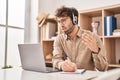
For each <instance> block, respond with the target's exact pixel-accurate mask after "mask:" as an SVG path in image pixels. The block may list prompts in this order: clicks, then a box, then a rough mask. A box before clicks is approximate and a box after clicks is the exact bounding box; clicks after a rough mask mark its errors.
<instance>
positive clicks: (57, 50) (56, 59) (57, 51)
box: [52, 36, 65, 70]
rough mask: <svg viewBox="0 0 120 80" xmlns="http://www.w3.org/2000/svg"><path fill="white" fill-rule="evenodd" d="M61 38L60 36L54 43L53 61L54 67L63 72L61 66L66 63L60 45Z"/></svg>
mask: <svg viewBox="0 0 120 80" xmlns="http://www.w3.org/2000/svg"><path fill="white" fill-rule="evenodd" d="M60 42H61V41H60V36H58V37H57V38H56V39H55V41H54V45H53V59H52V63H53V67H55V68H58V69H60V70H61V65H62V63H63V61H64V57H65V56H64V51H63V48H62V46H61V43H60Z"/></svg>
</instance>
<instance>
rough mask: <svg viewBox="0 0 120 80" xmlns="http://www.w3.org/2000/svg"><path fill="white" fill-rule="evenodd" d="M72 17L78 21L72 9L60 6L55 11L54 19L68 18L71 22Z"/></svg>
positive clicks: (75, 11) (74, 10)
mask: <svg viewBox="0 0 120 80" xmlns="http://www.w3.org/2000/svg"><path fill="white" fill-rule="evenodd" d="M73 15H74V16H77V19H78V11H77V9H75V8H73V7H65V6H62V7H60V8H58V9H57V10H56V11H55V16H56V17H70V18H71V20H73Z"/></svg>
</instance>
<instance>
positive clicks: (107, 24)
mask: <svg viewBox="0 0 120 80" xmlns="http://www.w3.org/2000/svg"><path fill="white" fill-rule="evenodd" d="M116 28H117V23H116V18H115V17H114V16H106V17H104V35H105V36H111V35H112V34H113V31H114V30H115V29H116Z"/></svg>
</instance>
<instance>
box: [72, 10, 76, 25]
mask: <svg viewBox="0 0 120 80" xmlns="http://www.w3.org/2000/svg"><path fill="white" fill-rule="evenodd" d="M72 17H73V24H74V25H76V24H77V20H76V19H75V16H74V13H73V12H72Z"/></svg>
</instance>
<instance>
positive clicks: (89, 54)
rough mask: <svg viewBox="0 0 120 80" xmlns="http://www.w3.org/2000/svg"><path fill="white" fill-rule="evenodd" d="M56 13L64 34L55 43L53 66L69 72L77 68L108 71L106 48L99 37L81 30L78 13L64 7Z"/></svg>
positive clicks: (73, 9)
mask: <svg viewBox="0 0 120 80" xmlns="http://www.w3.org/2000/svg"><path fill="white" fill-rule="evenodd" d="M55 13H56V14H55V16H56V17H57V22H58V26H59V27H60V30H61V31H62V32H63V33H62V34H60V35H58V36H57V38H56V40H55V41H54V50H53V66H54V67H56V68H58V69H60V70H63V71H67V72H68V71H70V72H73V71H75V70H76V69H77V68H80V69H81V68H84V69H88V70H95V69H97V70H100V71H104V70H106V69H107V66H108V62H107V59H106V53H105V49H104V46H103V44H102V42H101V40H100V38H99V37H98V36H97V35H95V34H93V33H92V32H90V31H87V30H83V29H80V27H79V26H78V11H77V10H76V9H75V8H69V7H64V6H63V7H61V8H58V9H57V10H56V12H55Z"/></svg>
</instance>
